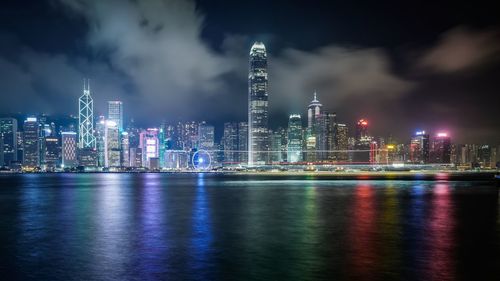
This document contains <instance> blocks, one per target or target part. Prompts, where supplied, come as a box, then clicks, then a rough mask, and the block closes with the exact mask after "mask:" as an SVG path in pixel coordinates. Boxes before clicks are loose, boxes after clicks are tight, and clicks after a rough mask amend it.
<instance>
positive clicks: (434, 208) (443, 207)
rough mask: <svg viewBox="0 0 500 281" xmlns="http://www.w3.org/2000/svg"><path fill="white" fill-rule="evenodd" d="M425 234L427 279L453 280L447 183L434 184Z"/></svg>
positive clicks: (450, 204)
mask: <svg viewBox="0 0 500 281" xmlns="http://www.w3.org/2000/svg"><path fill="white" fill-rule="evenodd" d="M432 195H433V197H432V203H431V206H430V217H429V218H428V224H427V229H428V233H427V235H428V236H429V238H428V239H427V241H428V243H429V244H428V245H427V246H428V247H429V253H428V256H427V257H426V260H427V274H426V275H427V276H426V277H427V280H436V281H437V280H439V281H446V280H455V279H456V278H455V262H454V254H453V251H454V250H455V247H456V241H455V235H454V228H455V219H454V211H453V198H452V193H451V188H450V187H449V183H444V182H439V183H436V184H435V185H434V189H433V194H432Z"/></svg>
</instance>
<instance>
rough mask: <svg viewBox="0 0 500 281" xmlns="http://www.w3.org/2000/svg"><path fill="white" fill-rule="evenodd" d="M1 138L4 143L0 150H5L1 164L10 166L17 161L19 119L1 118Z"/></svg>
mask: <svg viewBox="0 0 500 281" xmlns="http://www.w3.org/2000/svg"><path fill="white" fill-rule="evenodd" d="M0 138H1V139H3V145H2V146H1V147H0V150H1V151H2V152H3V161H1V162H0V166H2V165H6V166H10V165H11V163H12V162H16V161H17V120H16V119H15V118H0Z"/></svg>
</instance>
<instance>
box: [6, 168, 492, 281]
mask: <svg viewBox="0 0 500 281" xmlns="http://www.w3.org/2000/svg"><path fill="white" fill-rule="evenodd" d="M498 196H499V195H498V191H497V188H496V187H495V185H494V184H493V183H491V182H479V181H476V182H465V181H451V182H450V181H330V180H315V179H314V178H311V179H304V180H296V179H294V180H287V179H282V180H266V178H265V177H264V178H263V177H258V178H254V177H251V176H249V177H242V178H234V177H225V176H222V175H210V174H26V175H1V176H0V219H1V220H0V272H1V273H2V277H1V279H2V280H17V279H23V280H155V279H158V280H165V279H167V280H222V279H225V280H327V279H328V280H498V276H500V275H499V273H500V272H499V270H498V268H499V267H500V257H499V255H500V254H499V249H500V246H499V237H500V220H499V216H498V214H499V210H500V209H499V204H498V199H499V197H498Z"/></svg>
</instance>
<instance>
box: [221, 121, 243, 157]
mask: <svg viewBox="0 0 500 281" xmlns="http://www.w3.org/2000/svg"><path fill="white" fill-rule="evenodd" d="M222 140H223V145H224V163H226V164H235V163H237V162H238V160H239V159H238V152H237V151H238V123H234V122H227V123H224V135H223V136H222Z"/></svg>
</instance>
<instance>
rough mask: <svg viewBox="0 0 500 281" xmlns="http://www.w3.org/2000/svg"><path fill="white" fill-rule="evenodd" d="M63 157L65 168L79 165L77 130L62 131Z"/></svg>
mask: <svg viewBox="0 0 500 281" xmlns="http://www.w3.org/2000/svg"><path fill="white" fill-rule="evenodd" d="M61 148H62V151H61V158H62V165H63V167H65V168H68V167H76V166H78V158H77V155H76V148H77V140H76V133H75V132H61Z"/></svg>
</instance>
